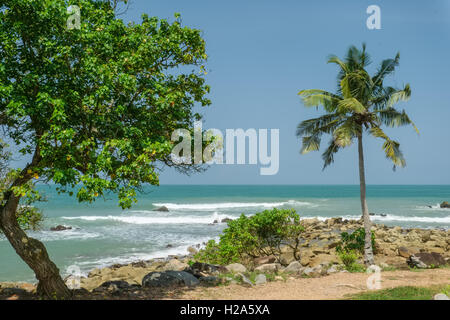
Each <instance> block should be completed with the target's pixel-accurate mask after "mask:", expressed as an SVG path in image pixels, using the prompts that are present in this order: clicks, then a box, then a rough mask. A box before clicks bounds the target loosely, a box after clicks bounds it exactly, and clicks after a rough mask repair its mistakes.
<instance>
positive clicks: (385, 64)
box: [373, 53, 400, 86]
mask: <svg viewBox="0 0 450 320" xmlns="http://www.w3.org/2000/svg"><path fill="white" fill-rule="evenodd" d="M399 61H400V53H397V55H396V56H395V58H394V59H386V60H383V61H382V62H381V65H380V67H379V69H378V71H377V73H376V74H375V75H374V76H373V83H374V85H375V86H381V85H382V84H383V80H384V78H385V77H386V76H387V75H389V74H391V73H393V72H394V71H395V68H396V67H397V66H398V65H399Z"/></svg>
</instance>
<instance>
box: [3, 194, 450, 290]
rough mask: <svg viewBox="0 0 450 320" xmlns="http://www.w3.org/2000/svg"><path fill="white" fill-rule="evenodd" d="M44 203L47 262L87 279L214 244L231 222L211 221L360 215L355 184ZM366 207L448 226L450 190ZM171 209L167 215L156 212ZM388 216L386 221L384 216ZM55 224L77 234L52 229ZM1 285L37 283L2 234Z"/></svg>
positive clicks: (419, 223)
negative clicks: (285, 214) (292, 214)
mask: <svg viewBox="0 0 450 320" xmlns="http://www.w3.org/2000/svg"><path fill="white" fill-rule="evenodd" d="M38 189H39V190H40V191H41V192H42V193H43V194H44V195H45V196H46V198H47V200H48V201H47V202H43V203H39V204H38V205H37V206H38V207H39V208H41V209H42V210H43V213H44V215H45V220H44V224H43V226H42V229H41V230H40V231H32V232H28V233H29V235H30V236H32V237H35V238H37V239H39V240H41V241H43V242H44V243H45V245H46V247H47V249H48V251H49V254H50V257H51V258H52V260H53V261H54V262H55V263H56V264H57V265H58V267H59V268H60V271H61V274H62V275H66V274H67V273H68V272H67V271H68V268H69V267H70V266H77V267H78V268H80V269H81V271H82V272H83V273H87V272H89V271H90V270H91V269H93V268H96V267H104V266H108V265H112V264H115V263H127V262H132V261H138V260H146V259H150V258H157V257H165V256H168V255H174V254H185V253H187V251H186V250H187V248H188V247H189V246H190V245H195V244H199V243H203V242H206V241H207V240H209V239H217V238H218V236H219V235H220V233H221V231H222V230H223V228H225V227H226V224H212V223H213V221H214V220H220V219H223V218H226V217H227V218H237V217H239V216H240V215H241V214H245V215H252V214H254V213H256V212H259V211H262V210H265V209H270V208H274V207H277V208H294V209H295V210H297V212H298V213H299V214H300V216H301V217H302V218H311V217H317V218H319V219H327V218H330V217H343V218H345V219H358V218H359V217H360V215H361V209H360V200H359V186H358V185H301V186H295V185H270V186H261V185H259V186H257V185H248V186H244V185H235V186H231V185H183V186H176V185H165V186H160V187H148V188H146V189H145V193H143V194H141V195H140V196H139V201H138V203H137V204H136V205H135V206H134V207H133V208H132V209H130V210H125V211H123V210H121V209H120V208H119V207H118V206H117V198H116V197H115V196H114V195H113V194H112V195H109V196H107V198H108V199H107V200H106V201H104V200H103V199H101V200H98V201H97V202H96V203H94V204H90V205H87V204H79V203H78V202H77V201H76V200H75V199H74V198H73V197H69V196H68V195H58V194H57V192H56V190H55V187H54V186H38ZM367 195H368V205H369V210H370V212H373V213H375V214H376V215H374V216H372V220H373V221H374V222H375V223H381V224H385V225H389V226H394V225H398V226H402V227H420V228H444V229H448V228H449V227H450V209H441V208H440V207H439V203H441V202H442V201H450V185H436V186H431V185H427V186H424V185H417V186H414V185H407V186H401V185H385V186H383V185H372V186H368V190H367ZM160 206H166V207H167V208H168V209H169V212H159V211H153V210H154V209H155V208H158V207H160ZM381 214H383V215H384V216H381ZM57 225H66V226H71V227H72V228H73V229H72V230H66V231H59V232H55V231H49V229H50V228H51V227H54V226H57ZM0 281H32V282H34V281H35V278H34V276H33V273H32V271H31V270H30V269H29V268H28V267H27V266H26V265H25V263H23V262H22V261H21V260H20V259H19V258H18V256H17V255H16V253H15V252H14V250H13V249H12V248H11V246H10V244H9V243H8V241H7V240H5V238H4V237H3V236H2V235H0Z"/></svg>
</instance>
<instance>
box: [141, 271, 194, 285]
mask: <svg viewBox="0 0 450 320" xmlns="http://www.w3.org/2000/svg"><path fill="white" fill-rule="evenodd" d="M199 283H200V281H199V280H198V279H197V278H196V277H194V276H193V275H192V274H190V273H188V272H185V271H164V272H150V273H149V274H147V275H146V276H145V277H144V279H142V286H143V287H152V288H154V287H182V286H188V287H193V286H196V285H198V284H199Z"/></svg>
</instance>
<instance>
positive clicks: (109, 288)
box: [94, 280, 130, 294]
mask: <svg viewBox="0 0 450 320" xmlns="http://www.w3.org/2000/svg"><path fill="white" fill-rule="evenodd" d="M128 288H130V284H129V283H128V282H126V281H123V280H119V281H106V282H104V283H102V284H101V285H100V286H99V287H98V288H95V289H94V292H109V293H112V294H116V293H119V292H120V291H121V290H124V289H128Z"/></svg>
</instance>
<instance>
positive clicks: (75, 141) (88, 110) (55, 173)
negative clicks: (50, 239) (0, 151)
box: [0, 0, 210, 208]
mask: <svg viewBox="0 0 450 320" xmlns="http://www.w3.org/2000/svg"><path fill="white" fill-rule="evenodd" d="M69 5H77V6H78V7H79V8H80V13H81V15H80V22H81V24H80V28H79V29H77V28H74V29H68V28H67V19H69V17H70V14H71V13H70V12H68V7H69ZM206 59H207V55H206V53H205V42H204V40H203V39H202V37H201V32H200V30H197V29H192V28H188V27H184V26H182V24H181V19H180V17H179V15H177V14H176V15H175V21H173V22H172V23H170V22H168V21H166V20H164V19H158V18H155V17H149V16H147V15H143V16H142V21H141V22H140V23H133V22H131V23H128V24H125V23H124V21H122V20H121V19H118V18H117V16H116V15H115V12H114V8H113V5H112V4H111V3H110V2H109V1H93V0H78V1H70V2H69V1H59V0H46V1H33V0H4V1H1V4H0V125H1V127H2V128H3V129H4V133H5V135H6V137H7V138H8V139H10V140H11V141H14V143H15V144H16V145H19V146H20V152H21V153H22V154H23V155H24V156H28V157H30V158H31V161H30V162H29V164H28V165H27V167H26V168H24V169H23V170H22V171H21V172H20V173H18V179H17V180H16V182H15V183H13V184H12V185H11V187H12V189H13V190H14V192H15V193H16V194H25V193H26V192H27V190H26V189H24V183H23V182H26V181H29V180H30V179H33V178H37V177H40V179H42V180H43V181H50V180H53V181H54V182H55V183H56V184H58V185H59V187H60V191H63V192H66V191H67V192H70V193H71V192H72V191H70V189H72V188H73V187H75V186H79V188H78V191H77V194H76V196H77V198H78V199H79V200H80V201H93V200H95V199H96V198H97V197H99V196H102V195H103V194H104V193H105V192H107V191H114V192H117V193H118V196H119V203H120V206H122V207H123V208H128V207H129V206H130V205H131V204H132V202H133V201H134V200H135V196H136V191H137V190H138V189H139V187H140V186H141V184H143V183H149V184H153V185H157V184H158V183H159V179H158V168H159V167H158V166H159V165H162V164H164V165H169V166H176V164H174V163H172V162H171V160H170V157H169V154H170V152H171V149H172V146H173V142H171V140H170V138H171V133H172V131H173V130H175V129H178V128H191V127H192V124H193V122H194V121H195V120H198V119H200V118H201V116H200V114H198V113H196V112H194V111H193V107H194V106H195V105H196V104H199V105H202V106H206V105H209V104H210V101H209V100H208V99H207V98H206V95H207V93H208V92H209V87H208V86H207V85H206V84H205V79H204V74H206V72H204V70H205V69H204V63H205V61H206Z"/></svg>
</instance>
